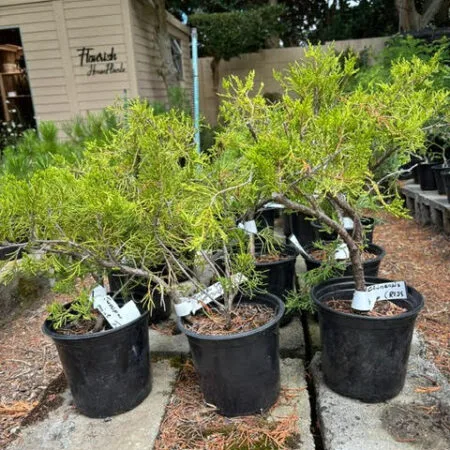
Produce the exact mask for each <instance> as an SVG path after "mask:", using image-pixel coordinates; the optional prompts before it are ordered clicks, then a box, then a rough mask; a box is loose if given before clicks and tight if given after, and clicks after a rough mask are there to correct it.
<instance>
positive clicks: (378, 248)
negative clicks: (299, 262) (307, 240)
mask: <svg viewBox="0 0 450 450" xmlns="http://www.w3.org/2000/svg"><path fill="white" fill-rule="evenodd" d="M370 247H372V249H373V250H375V249H376V251H378V252H379V253H378V254H377V253H375V252H374V253H372V254H375V255H376V256H375V258H372V259H368V260H367V261H363V265H364V264H369V263H371V262H378V261H381V260H382V259H383V258H384V257H385V256H386V250H385V249H384V248H383V247H381V245H377V244H373V243H371V244H367V247H366V249H367V250H369V251H370ZM312 248H314V246H313V245H312V244H311V245H307V246H305V250H306V253H307V255H308V257H309V259H310V260H311V261H313V262H316V263H319V264H322V261H321V260H320V259H316V258H314V257H312V256H311V255H310V253H309V251H310V250H311V249H312ZM346 265H349V266H350V265H351V262H350V261H349V260H348V261H346Z"/></svg>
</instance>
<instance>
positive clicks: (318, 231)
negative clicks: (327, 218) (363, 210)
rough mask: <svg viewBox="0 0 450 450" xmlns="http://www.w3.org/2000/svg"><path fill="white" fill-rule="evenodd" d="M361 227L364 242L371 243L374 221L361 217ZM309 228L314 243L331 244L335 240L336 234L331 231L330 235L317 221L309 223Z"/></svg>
mask: <svg viewBox="0 0 450 450" xmlns="http://www.w3.org/2000/svg"><path fill="white" fill-rule="evenodd" d="M361 225H362V226H363V228H364V232H365V242H366V243H368V244H371V243H372V241H373V230H374V228H375V220H374V219H373V218H372V217H362V218H361ZM311 226H312V229H313V233H314V240H315V241H325V242H331V241H335V240H336V239H337V233H336V232H335V231H331V233H329V232H327V231H325V229H324V227H323V225H322V223H320V222H318V221H313V222H311Z"/></svg>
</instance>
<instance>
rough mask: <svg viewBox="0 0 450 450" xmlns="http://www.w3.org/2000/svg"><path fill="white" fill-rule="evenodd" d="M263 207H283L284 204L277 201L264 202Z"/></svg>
mask: <svg viewBox="0 0 450 450" xmlns="http://www.w3.org/2000/svg"><path fill="white" fill-rule="evenodd" d="M263 208H266V209H284V205H282V204H281V203H277V202H268V203H266V204H265V205H264V206H263Z"/></svg>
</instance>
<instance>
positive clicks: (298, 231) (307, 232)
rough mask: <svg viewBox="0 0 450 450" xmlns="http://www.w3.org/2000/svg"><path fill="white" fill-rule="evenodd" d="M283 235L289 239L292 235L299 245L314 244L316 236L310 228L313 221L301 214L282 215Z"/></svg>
mask: <svg viewBox="0 0 450 450" xmlns="http://www.w3.org/2000/svg"><path fill="white" fill-rule="evenodd" d="M283 221H284V234H285V235H286V236H287V237H289V236H290V235H291V234H293V235H294V236H295V237H296V238H297V240H298V241H299V242H300V244H301V245H303V246H305V245H309V244H311V243H312V242H314V240H315V238H316V236H315V232H314V228H313V226H312V221H313V219H311V218H308V216H306V215H305V214H303V213H301V212H295V213H292V214H286V213H284V214H283Z"/></svg>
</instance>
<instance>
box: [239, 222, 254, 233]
mask: <svg viewBox="0 0 450 450" xmlns="http://www.w3.org/2000/svg"><path fill="white" fill-rule="evenodd" d="M238 228H240V229H241V230H244V231H246V232H247V233H250V234H258V228H256V222H255V221H254V220H249V221H248V222H244V223H242V222H239V224H238Z"/></svg>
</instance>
